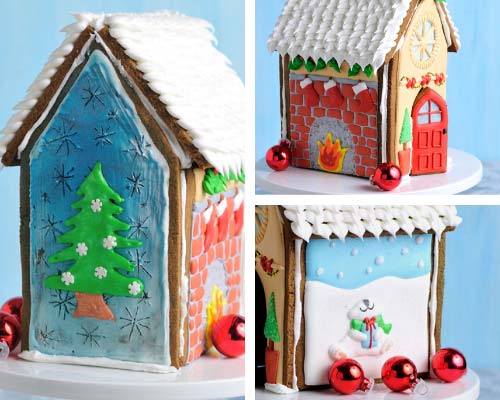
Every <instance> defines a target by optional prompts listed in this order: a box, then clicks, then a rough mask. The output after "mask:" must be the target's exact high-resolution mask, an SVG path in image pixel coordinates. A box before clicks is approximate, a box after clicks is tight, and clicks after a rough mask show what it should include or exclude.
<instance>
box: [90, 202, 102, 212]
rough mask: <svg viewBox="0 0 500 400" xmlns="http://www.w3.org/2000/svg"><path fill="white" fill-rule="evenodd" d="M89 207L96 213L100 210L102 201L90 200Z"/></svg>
mask: <svg viewBox="0 0 500 400" xmlns="http://www.w3.org/2000/svg"><path fill="white" fill-rule="evenodd" d="M90 203H91V204H90V208H91V209H92V211H93V212H95V213H98V212H101V210H102V201H101V200H99V199H94V200H92V201H91V202H90Z"/></svg>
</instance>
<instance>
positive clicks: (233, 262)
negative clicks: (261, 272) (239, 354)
mask: <svg viewBox="0 0 500 400" xmlns="http://www.w3.org/2000/svg"><path fill="white" fill-rule="evenodd" d="M234 195H235V191H234V190H232V191H229V192H226V193H224V194H221V195H216V196H212V197H211V198H210V199H208V200H205V201H200V202H197V203H195V207H194V212H193V229H192V242H191V265H190V283H189V289H190V296H189V317H188V327H189V337H188V340H189V354H188V362H191V361H193V360H195V359H196V358H198V357H200V356H201V355H202V354H203V352H204V351H205V332H206V325H205V323H204V317H205V316H206V301H204V299H206V297H207V296H209V295H210V294H211V292H212V287H208V286H211V284H212V283H214V282H215V281H217V279H219V280H220V276H221V273H222V274H223V282H220V284H218V288H219V289H222V290H223V292H224V296H225V298H226V300H227V305H226V308H225V312H226V313H227V314H231V313H238V312H239V311H240V294H241V291H240V287H241V285H240V284H241V276H242V274H241V267H242V259H241V255H242V238H241V232H242V227H243V209H244V203H243V202H241V201H239V200H238V199H237V198H236V197H234ZM221 268H222V270H221ZM210 274H212V276H213V275H214V274H216V277H215V278H211V277H210ZM219 286H220V287H219Z"/></svg>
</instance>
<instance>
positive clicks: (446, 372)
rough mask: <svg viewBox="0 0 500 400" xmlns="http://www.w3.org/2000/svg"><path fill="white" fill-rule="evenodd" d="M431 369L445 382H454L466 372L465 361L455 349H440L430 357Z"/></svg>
mask: <svg viewBox="0 0 500 400" xmlns="http://www.w3.org/2000/svg"><path fill="white" fill-rule="evenodd" d="M432 370H433V371H434V373H435V374H436V376H437V377H438V378H439V379H441V380H443V381H445V382H455V381H457V380H459V379H460V378H461V377H462V376H464V375H465V374H466V373H467V361H466V360H465V357H464V355H463V354H462V353H460V352H459V351H458V350H456V349H450V348H447V349H441V350H439V351H438V352H437V353H436V354H435V355H434V357H433V358H432Z"/></svg>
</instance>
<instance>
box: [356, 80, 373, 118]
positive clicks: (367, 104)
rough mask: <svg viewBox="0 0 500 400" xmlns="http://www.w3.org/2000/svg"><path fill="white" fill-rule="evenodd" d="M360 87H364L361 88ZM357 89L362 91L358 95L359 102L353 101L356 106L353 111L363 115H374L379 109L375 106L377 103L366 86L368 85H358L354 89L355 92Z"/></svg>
mask: <svg viewBox="0 0 500 400" xmlns="http://www.w3.org/2000/svg"><path fill="white" fill-rule="evenodd" d="M360 85H364V86H361V87H360ZM356 87H358V88H359V89H361V90H360V91H358V94H357V95H356V98H357V100H353V103H355V104H356V107H353V110H354V109H355V111H357V112H363V113H373V112H374V111H375V110H376V108H377V107H376V106H375V102H374V101H373V99H372V96H371V95H370V89H369V88H368V87H367V86H366V84H358V85H356V86H354V87H353V90H354V89H355V88H356ZM363 87H364V89H363Z"/></svg>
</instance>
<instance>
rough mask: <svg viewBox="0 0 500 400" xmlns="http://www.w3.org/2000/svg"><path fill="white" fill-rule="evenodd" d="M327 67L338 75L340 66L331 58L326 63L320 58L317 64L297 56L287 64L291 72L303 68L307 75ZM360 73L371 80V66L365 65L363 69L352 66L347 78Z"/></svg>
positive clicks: (310, 59)
mask: <svg viewBox="0 0 500 400" xmlns="http://www.w3.org/2000/svg"><path fill="white" fill-rule="evenodd" d="M327 66H328V67H331V68H333V69H334V70H335V71H336V72H338V73H340V65H339V63H338V62H337V60H336V59H335V58H331V59H330V60H329V61H328V62H325V60H323V59H322V58H320V59H318V62H315V61H314V60H313V59H312V58H311V57H309V58H308V59H307V60H304V59H303V58H302V57H301V56H297V57H295V58H294V59H293V60H292V61H290V63H289V64H288V68H289V69H290V70H292V71H297V70H298V69H300V68H302V67H304V68H305V69H306V71H307V72H308V73H311V72H313V71H321V70H324V69H325V68H326V67H327ZM361 72H363V73H364V74H365V75H366V76H367V77H368V78H371V77H372V76H373V73H374V72H375V71H374V69H373V67H372V66H371V65H367V66H366V67H365V68H364V69H363V68H362V67H361V65H359V64H354V65H353V66H352V68H351V69H349V72H348V76H349V77H354V76H357V75H358V74H359V73H361Z"/></svg>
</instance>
